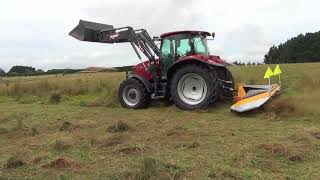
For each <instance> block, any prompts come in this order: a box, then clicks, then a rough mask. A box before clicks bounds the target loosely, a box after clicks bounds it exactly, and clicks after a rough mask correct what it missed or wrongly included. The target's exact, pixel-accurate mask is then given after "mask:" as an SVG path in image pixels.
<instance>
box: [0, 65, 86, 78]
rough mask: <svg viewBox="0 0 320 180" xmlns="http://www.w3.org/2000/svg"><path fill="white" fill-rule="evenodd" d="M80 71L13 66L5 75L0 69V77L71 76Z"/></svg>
mask: <svg viewBox="0 0 320 180" xmlns="http://www.w3.org/2000/svg"><path fill="white" fill-rule="evenodd" d="M81 70H82V69H50V70H48V71H43V70H42V69H36V68H34V67H31V66H13V67H11V69H10V70H9V71H8V72H7V73H6V72H5V71H4V70H3V69H1V68H0V76H21V75H23V76H36V75H46V74H47V75H50V74H72V73H76V72H79V71H81Z"/></svg>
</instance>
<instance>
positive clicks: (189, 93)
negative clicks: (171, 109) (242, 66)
mask: <svg viewBox="0 0 320 180" xmlns="http://www.w3.org/2000/svg"><path fill="white" fill-rule="evenodd" d="M170 84H171V87H170V94H171V96H172V99H173V101H174V102H175V104H176V106H178V107H179V108H180V109H184V110H195V109H203V108H206V107H207V106H208V105H209V104H210V103H211V102H213V101H215V100H216V99H217V97H218V94H219V90H218V83H217V80H216V78H215V76H214V74H213V73H212V72H211V71H210V69H209V68H207V67H206V66H200V65H186V66H185V67H182V68H181V69H178V70H177V71H176V72H175V73H174V75H173V77H172V80H171V83H170Z"/></svg>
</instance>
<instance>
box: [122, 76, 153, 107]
mask: <svg viewBox="0 0 320 180" xmlns="http://www.w3.org/2000/svg"><path fill="white" fill-rule="evenodd" d="M118 98H119V101H120V103H121V105H122V106H123V107H125V108H129V109H141V108H146V107H147V106H148V105H149V103H150V94H149V93H148V92H147V90H146V88H145V87H144V85H143V84H142V83H141V82H140V81H139V80H136V79H132V78H129V79H126V80H125V81H123V82H122V84H121V85H120V87H119V92H118Z"/></svg>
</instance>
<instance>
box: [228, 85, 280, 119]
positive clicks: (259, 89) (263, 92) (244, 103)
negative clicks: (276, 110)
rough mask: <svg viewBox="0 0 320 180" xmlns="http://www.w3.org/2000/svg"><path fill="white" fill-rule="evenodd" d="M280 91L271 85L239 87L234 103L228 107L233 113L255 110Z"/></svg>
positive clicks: (277, 86) (278, 87) (276, 86)
mask: <svg viewBox="0 0 320 180" xmlns="http://www.w3.org/2000/svg"><path fill="white" fill-rule="evenodd" d="M280 90H281V87H280V86H279V85H278V84H272V85H239V87H238V94H237V96H236V97H235V101H236V102H235V103H234V104H233V105H232V106H231V107H230V109H231V110H232V111H235V112H239V113H242V112H246V111H250V110H253V109H257V108H259V107H261V106H262V105H264V104H265V103H266V102H267V101H269V100H270V99H271V98H272V97H273V96H275V95H277V94H278V93H279V92H280Z"/></svg>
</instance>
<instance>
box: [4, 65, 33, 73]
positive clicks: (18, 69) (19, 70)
mask: <svg viewBox="0 0 320 180" xmlns="http://www.w3.org/2000/svg"><path fill="white" fill-rule="evenodd" d="M35 72H36V69H35V68H33V67H31V66H13V67H12V68H11V69H10V71H9V72H8V73H18V74H31V73H35Z"/></svg>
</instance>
